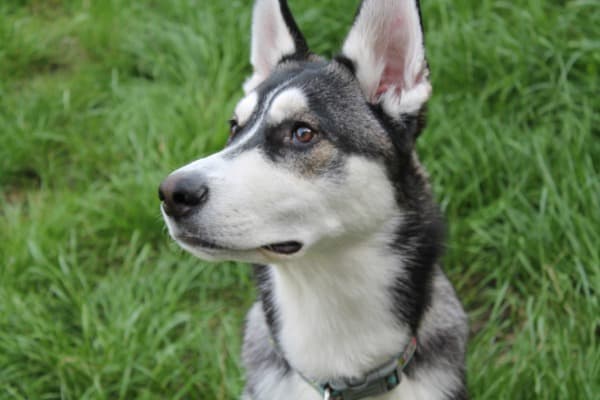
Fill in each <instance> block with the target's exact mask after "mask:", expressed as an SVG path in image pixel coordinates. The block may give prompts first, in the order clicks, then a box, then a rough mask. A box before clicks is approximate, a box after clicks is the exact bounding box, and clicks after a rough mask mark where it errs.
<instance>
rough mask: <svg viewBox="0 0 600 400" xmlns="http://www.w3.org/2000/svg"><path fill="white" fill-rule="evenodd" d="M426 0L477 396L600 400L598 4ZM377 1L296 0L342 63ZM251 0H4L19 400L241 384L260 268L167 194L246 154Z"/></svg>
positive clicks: (1, 384) (0, 118) (320, 42)
mask: <svg viewBox="0 0 600 400" xmlns="http://www.w3.org/2000/svg"><path fill="white" fill-rule="evenodd" d="M423 3H424V4H423V5H422V12H423V16H424V18H425V27H426V42H427V47H428V56H429V61H430V65H431V70H432V79H433V86H434V96H433V98H432V100H431V102H430V107H429V125H428V128H427V130H426V132H425V133H424V134H423V136H422V137H421V139H420V142H419V150H420V153H421V155H422V158H423V162H424V164H425V165H426V166H427V167H428V169H429V172H430V173H431V176H432V180H433V183H434V187H435V190H436V194H437V198H438V200H439V202H440V203H441V204H442V206H443V209H444V212H445V214H446V216H447V218H448V221H449V234H450V240H449V244H448V250H447V253H446V256H445V260H444V263H445V268H446V271H447V272H448V274H449V276H450V278H451V280H452V282H453V283H454V284H455V285H456V287H457V290H458V292H459V295H460V297H461V298H462V300H463V302H464V304H465V307H466V308H467V310H468V312H469V315H470V319H471V331H472V338H471V341H470V347H469V355H468V368H469V386H470V391H471V393H472V397H473V398H474V399H592V398H597V397H595V396H598V393H600V304H599V300H598V292H599V291H600V178H599V173H600V129H599V128H598V127H599V126H600V24H599V23H598V21H600V7H599V6H598V3H597V2H596V1H593V0H589V1H586V0H581V1H556V0H555V1H549V0H532V1H526V0H515V1H513V2H505V1H491V0H453V1H450V0H435V1H434V0H425V1H423ZM356 4H357V1H356V0H353V1H351V2H350V1H348V0H323V1H319V2H311V1H308V0H291V1H290V5H291V8H292V9H293V10H294V12H295V13H296V15H297V17H298V21H299V24H300V25H301V27H302V28H303V29H304V31H305V33H306V36H307V38H308V41H309V44H311V46H312V48H313V49H314V50H316V51H318V52H321V53H322V54H327V55H332V54H334V53H335V52H336V51H337V50H338V49H339V47H340V45H341V43H342V39H343V37H344V35H345V32H346V31H347V28H348V27H349V25H350V23H351V19H352V17H353V15H354V7H355V5H356ZM250 11H251V6H250V4H249V2H248V1H241V0H233V1H230V2H224V1H217V0H211V1H208V0H164V1H161V0H154V1H134V0H122V1H118V0H103V1H100V0H98V1H95V0H4V1H0V202H1V208H0V398H1V399H5V398H6V399H9V398H11V399H12V398H15V399H134V398H135V399H179V398H181V399H192V398H195V399H207V400H213V399H219V400H221V399H234V398H236V397H237V396H238V395H239V393H240V391H241V388H242V386H243V371H242V369H241V367H240V365H239V355H238V353H239V348H240V341H241V336H240V334H241V326H242V321H243V316H244V312H245V310H246V309H247V308H248V307H249V305H250V304H251V302H252V299H253V296H254V289H253V283H252V280H251V278H250V274H249V268H247V267H246V266H244V265H237V264H233V263H229V264H224V265H210V264H207V263H204V262H201V261H199V260H196V259H193V258H192V257H191V256H189V255H187V254H184V253H183V252H182V251H181V250H179V249H178V248H177V247H176V246H175V245H174V244H173V243H171V240H170V239H169V238H168V235H167V233H166V230H165V228H164V225H163V223H162V220H161V218H160V213H159V210H158V199H157V195H156V191H157V186H158V184H159V183H160V181H161V180H162V178H163V177H164V176H166V174H167V173H168V172H170V171H171V170H172V169H174V168H175V167H177V166H180V165H182V164H184V163H186V162H188V161H190V160H193V159H196V158H199V157H201V156H203V155H206V154H209V153H211V152H213V151H215V150H217V149H219V148H220V147H221V146H222V145H223V143H224V142H225V140H226V136H227V125H226V120H227V118H228V117H229V116H230V113H231V111H232V108H233V105H234V104H235V102H236V100H237V99H238V98H239V95H240V94H241V88H240V86H241V83H242V82H243V81H244V79H245V78H246V77H247V76H248V75H249V73H250V69H249V62H248V43H249V26H250ZM594 393H596V394H595V395H594Z"/></svg>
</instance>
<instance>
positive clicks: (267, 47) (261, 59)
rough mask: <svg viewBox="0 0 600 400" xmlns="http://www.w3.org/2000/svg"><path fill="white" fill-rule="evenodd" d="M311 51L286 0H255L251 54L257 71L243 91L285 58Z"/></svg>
mask: <svg viewBox="0 0 600 400" xmlns="http://www.w3.org/2000/svg"><path fill="white" fill-rule="evenodd" d="M308 52H309V51H308V46H307V44H306V40H304V36H302V33H301V32H300V30H299V29H298V25H297V24H296V21H294V17H293V16H292V13H291V12H290V9H289V7H288V5H287V2H286V0H256V3H255V4H254V13H253V16H252V48H251V55H250V62H251V63H252V66H253V67H254V73H253V75H252V76H251V77H250V78H249V79H248V80H247V81H246V83H244V91H245V92H246V93H248V92H250V91H252V90H253V89H254V88H255V87H256V86H258V85H259V84H260V83H261V82H262V81H264V80H265V79H266V78H267V77H268V76H269V74H270V73H271V71H272V70H273V68H274V67H275V66H276V65H277V64H278V63H279V62H280V61H281V60H282V59H283V58H285V57H295V58H305V57H307V56H308Z"/></svg>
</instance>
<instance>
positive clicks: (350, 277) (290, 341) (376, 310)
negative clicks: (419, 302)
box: [267, 234, 411, 380]
mask: <svg viewBox="0 0 600 400" xmlns="http://www.w3.org/2000/svg"><path fill="white" fill-rule="evenodd" d="M389 237H390V236H389V235H381V234H374V235H372V236H371V237H368V238H366V239H364V240H360V241H358V242H355V243H352V244H350V245H348V244H339V245H338V246H334V247H330V246H328V248H327V249H323V251H322V252H318V254H317V255H314V254H313V255H308V256H306V257H303V258H302V259H299V260H295V261H292V262H286V263H282V264H278V265H271V266H270V267H268V271H267V273H268V274H269V280H270V285H271V288H270V290H271V293H269V295H270V296H269V297H270V301H271V302H272V304H271V305H270V306H272V307H273V309H274V312H273V321H271V322H272V323H273V325H275V326H273V327H272V330H273V334H274V335H275V336H276V340H277V341H278V343H279V345H280V347H281V349H282V351H283V353H284V356H285V357H286V358H287V360H288V362H289V363H290V364H291V365H292V367H293V368H295V369H298V370H299V371H301V372H302V373H303V374H305V375H307V376H308V377H310V378H313V379H317V380H327V379H335V378H339V377H361V376H362V375H363V374H365V373H366V372H368V371H370V370H372V369H373V368H376V367H378V366H379V365H381V364H382V363H384V362H386V361H388V360H389V359H390V358H392V357H394V356H395V355H397V354H398V353H399V352H401V351H402V349H403V348H404V346H406V344H407V343H408V341H409V339H410V336H411V332H410V329H409V327H408V326H406V325H404V324H402V323H401V322H400V321H399V320H398V319H397V318H396V316H395V315H394V311H393V309H394V307H393V304H392V303H393V295H392V285H393V284H394V282H395V278H396V277H397V276H399V275H400V274H402V268H403V263H402V259H401V257H400V256H399V255H397V254H394V252H393V251H392V249H391V248H390V246H389V243H385V242H384V240H385V238H387V240H389Z"/></svg>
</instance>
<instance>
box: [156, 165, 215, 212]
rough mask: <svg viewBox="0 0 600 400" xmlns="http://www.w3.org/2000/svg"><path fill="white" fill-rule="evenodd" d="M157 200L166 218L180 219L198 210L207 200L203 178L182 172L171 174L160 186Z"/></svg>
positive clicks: (206, 189) (206, 188)
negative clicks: (161, 203)
mask: <svg viewBox="0 0 600 400" xmlns="http://www.w3.org/2000/svg"><path fill="white" fill-rule="evenodd" d="M158 198H159V199H160V201H162V202H163V210H165V213H167V215H168V216H170V217H173V218H180V217H184V216H187V215H189V214H191V213H193V212H194V211H196V210H198V209H200V207H202V205H203V204H204V203H206V200H207V199H208V186H207V185H206V183H205V180H204V178H203V177H201V176H198V175H197V174H194V175H191V174H189V173H184V172H176V173H174V174H171V175H169V176H168V177H167V179H165V180H164V181H163V183H161V184H160V186H159V188H158Z"/></svg>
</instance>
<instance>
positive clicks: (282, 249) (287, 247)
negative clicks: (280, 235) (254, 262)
mask: <svg viewBox="0 0 600 400" xmlns="http://www.w3.org/2000/svg"><path fill="white" fill-rule="evenodd" d="M261 249H264V250H267V251H270V252H271V253H276V254H282V255H286V256H289V255H292V254H294V253H297V252H299V251H300V250H301V249H302V243H300V242H296V241H295V240H292V241H289V242H281V243H274V244H270V245H267V246H262V247H261Z"/></svg>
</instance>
